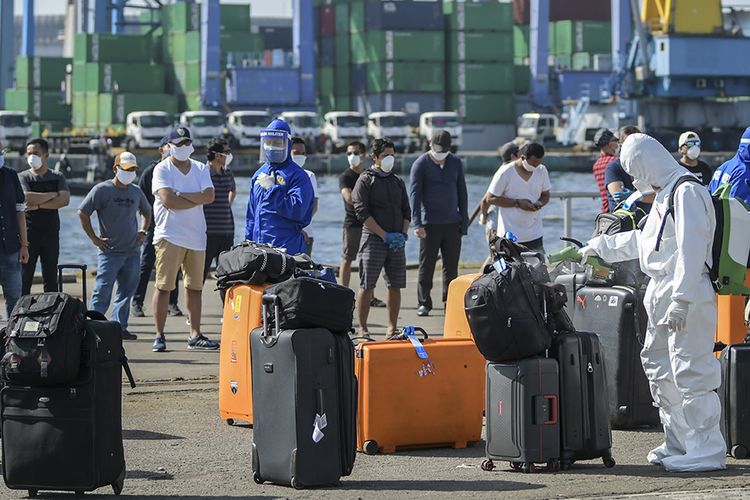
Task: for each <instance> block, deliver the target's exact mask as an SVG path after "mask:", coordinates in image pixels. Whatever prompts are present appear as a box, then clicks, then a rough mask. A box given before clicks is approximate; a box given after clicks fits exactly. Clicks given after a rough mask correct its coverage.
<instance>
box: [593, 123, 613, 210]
mask: <svg viewBox="0 0 750 500" xmlns="http://www.w3.org/2000/svg"><path fill="white" fill-rule="evenodd" d="M594 146H596V147H597V148H599V158H597V159H596V161H595V162H594V167H593V169H592V171H593V173H594V178H595V179H596V186H597V187H598V188H599V194H600V195H601V197H602V206H601V210H600V211H601V212H602V213H603V214H604V213H607V212H609V211H610V207H609V192H608V191H607V184H606V182H605V181H604V173H605V171H606V170H607V165H609V164H610V162H612V161H613V160H616V159H617V148H618V147H619V141H618V139H617V137H615V134H613V133H612V131H611V130H609V129H606V128H600V129H599V130H597V131H596V134H595V135H594Z"/></svg>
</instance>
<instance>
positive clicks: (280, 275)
mask: <svg viewBox="0 0 750 500" xmlns="http://www.w3.org/2000/svg"><path fill="white" fill-rule="evenodd" d="M293 274H294V258H293V257H292V256H291V255H289V254H287V253H286V252H283V251H281V250H279V249H277V248H274V247H272V246H271V245H266V244H264V243H256V242H254V241H243V242H242V243H240V244H238V245H235V246H233V247H232V248H231V249H229V250H227V251H224V252H221V253H220V254H219V259H218V264H217V265H216V286H217V288H221V289H227V288H229V287H230V286H232V285H234V284H237V283H244V284H248V285H260V284H263V283H279V282H281V281H284V280H288V279H289V278H291V277H292V275H293Z"/></svg>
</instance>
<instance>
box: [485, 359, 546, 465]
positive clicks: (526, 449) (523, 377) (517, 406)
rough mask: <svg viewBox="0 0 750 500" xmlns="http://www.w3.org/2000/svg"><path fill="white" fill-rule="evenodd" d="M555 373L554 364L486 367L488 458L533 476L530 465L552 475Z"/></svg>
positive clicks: (532, 361) (540, 361)
mask: <svg viewBox="0 0 750 500" xmlns="http://www.w3.org/2000/svg"><path fill="white" fill-rule="evenodd" d="M558 403H559V372H558V366H557V361H556V360H554V359H549V358H528V359H524V360H521V361H517V362H514V363H491V362H488V363H487V407H486V410H485V411H486V417H487V447H486V452H487V457H488V459H487V460H485V461H484V462H483V463H482V469H484V470H492V469H494V468H495V465H494V462H493V460H494V459H502V460H508V461H510V466H511V467H512V468H513V469H517V470H523V471H524V472H534V470H536V468H537V466H536V465H535V464H545V465H546V467H547V470H553V471H554V470H557V469H558V468H559V465H560V462H559V458H560V424H559V418H558V415H559V406H558Z"/></svg>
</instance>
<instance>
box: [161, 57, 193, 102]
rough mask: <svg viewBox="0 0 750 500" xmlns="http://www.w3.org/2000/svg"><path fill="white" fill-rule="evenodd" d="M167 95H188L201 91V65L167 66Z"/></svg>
mask: <svg viewBox="0 0 750 500" xmlns="http://www.w3.org/2000/svg"><path fill="white" fill-rule="evenodd" d="M166 73H167V85H166V89H167V93H169V94H187V93H195V92H200V90H201V66H200V63H197V62H196V63H186V64H175V65H174V66H167V71H166Z"/></svg>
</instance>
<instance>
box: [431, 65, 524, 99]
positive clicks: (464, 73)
mask: <svg viewBox="0 0 750 500" xmlns="http://www.w3.org/2000/svg"><path fill="white" fill-rule="evenodd" d="M514 73H515V72H514V69H513V64H511V63H448V64H447V65H446V74H447V75H448V82H447V90H448V92H513V90H514V88H515V80H514V78H515V76H514Z"/></svg>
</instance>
